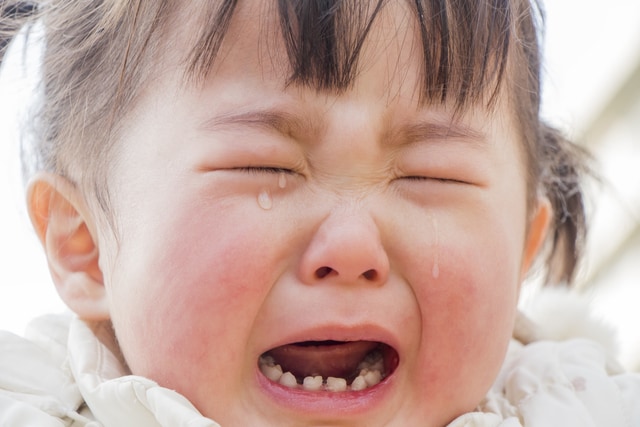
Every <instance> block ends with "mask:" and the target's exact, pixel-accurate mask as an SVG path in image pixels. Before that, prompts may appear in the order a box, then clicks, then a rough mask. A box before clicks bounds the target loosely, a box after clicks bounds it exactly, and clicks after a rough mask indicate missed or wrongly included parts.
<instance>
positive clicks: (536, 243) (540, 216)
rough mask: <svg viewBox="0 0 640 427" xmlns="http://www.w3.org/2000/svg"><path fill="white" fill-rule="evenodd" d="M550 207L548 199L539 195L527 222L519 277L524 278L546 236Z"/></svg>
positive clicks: (550, 212) (550, 213) (549, 219)
mask: <svg viewBox="0 0 640 427" xmlns="http://www.w3.org/2000/svg"><path fill="white" fill-rule="evenodd" d="M552 213H553V212H552V208H551V203H550V202H549V199H547V198H546V197H545V196H540V197H539V198H538V202H537V205H536V208H535V210H534V213H533V215H532V217H531V219H530V222H529V229H528V233H527V236H526V242H525V247H524V255H523V258H522V270H521V273H520V275H521V278H524V277H525V275H526V274H527V272H528V271H529V269H530V268H531V265H532V264H533V261H534V260H535V259H536V256H537V255H538V252H540V249H541V248H542V244H543V243H544V241H545V238H546V236H547V231H548V229H549V223H550V221H551V216H552Z"/></svg>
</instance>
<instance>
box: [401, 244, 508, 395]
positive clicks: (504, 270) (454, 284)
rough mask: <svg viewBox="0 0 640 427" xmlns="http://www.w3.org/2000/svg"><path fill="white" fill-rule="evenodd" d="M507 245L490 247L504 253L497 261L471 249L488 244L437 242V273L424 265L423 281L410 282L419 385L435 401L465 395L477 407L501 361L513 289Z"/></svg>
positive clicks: (492, 254)
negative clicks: (416, 316)
mask: <svg viewBox="0 0 640 427" xmlns="http://www.w3.org/2000/svg"><path fill="white" fill-rule="evenodd" d="M451 241H452V242H464V241H465V240H464V238H459V239H457V240H455V239H452V240H451ZM506 246H509V245H506ZM506 246H505V247H499V248H496V247H495V245H494V250H495V251H497V253H500V254H506V255H505V257H504V258H502V259H499V258H500V257H499V256H496V252H494V251H488V250H485V251H476V250H474V249H473V248H478V247H486V246H482V245H480V246H476V245H475V244H468V245H466V246H463V245H456V244H453V243H449V244H448V243H447V242H441V244H440V248H439V257H438V258H439V259H438V269H439V274H438V277H437V278H436V277H434V275H433V274H431V268H432V267H431V265H428V264H429V263H427V265H425V266H424V267H423V268H424V271H423V273H422V275H421V277H425V278H426V279H425V280H423V281H422V283H416V284H415V286H414V289H415V290H416V294H417V295H416V296H417V298H418V300H419V304H420V307H421V312H422V316H423V321H422V323H423V324H422V339H421V352H420V353H421V354H422V355H423V359H422V360H421V361H420V363H424V364H425V366H422V368H421V369H422V370H421V371H420V370H419V371H418V372H424V375H423V376H422V381H423V383H422V388H423V389H424V390H426V392H427V394H428V395H429V398H430V399H432V400H433V401H434V402H446V401H447V400H448V399H451V398H453V397H456V401H457V402H459V403H460V404H462V405H464V402H465V400H464V398H463V396H464V395H465V394H466V396H467V397H468V400H467V401H466V404H467V405H470V406H474V405H476V404H477V403H478V401H479V399H481V398H482V396H483V395H484V393H485V392H486V389H487V388H488V387H489V386H490V385H491V383H492V379H493V377H494V376H495V373H496V372H497V370H498V369H499V367H500V365H501V361H502V357H503V355H504V351H505V348H506V345H507V343H508V340H509V336H510V334H511V326H510V325H511V324H512V321H513V316H514V312H515V304H516V290H517V269H516V268H515V267H513V266H514V265H516V264H517V263H516V262H515V260H512V259H510V258H511V255H509V254H507V253H508V252H506ZM502 263H505V264H503V265H500V264H502ZM460 390H465V393H464V394H463V393H461V391H460ZM451 401H453V400H451Z"/></svg>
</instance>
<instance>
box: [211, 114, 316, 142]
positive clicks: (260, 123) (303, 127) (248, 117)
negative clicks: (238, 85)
mask: <svg viewBox="0 0 640 427" xmlns="http://www.w3.org/2000/svg"><path fill="white" fill-rule="evenodd" d="M201 127H202V129H204V130H209V131H215V130H225V129H234V128H238V129H242V128H246V127H251V128H259V129H263V130H268V131H275V132H277V133H280V134H282V135H286V136H299V135H309V134H311V135H317V134H319V133H321V132H323V130H324V124H323V122H322V121H314V120H310V119H307V118H304V117H303V116H300V115H297V114H292V113H289V112H286V111H282V110H275V109H264V110H250V111H241V112H232V113H226V114H221V115H218V116H215V117H213V118H211V119H208V120H206V121H205V122H204V123H203V124H202V126H201Z"/></svg>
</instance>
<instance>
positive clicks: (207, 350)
mask: <svg viewBox="0 0 640 427" xmlns="http://www.w3.org/2000/svg"><path fill="white" fill-rule="evenodd" d="M169 216H170V217H171V218H172V220H171V222H170V223H164V224H161V225H159V226H158V227H157V228H152V227H149V230H148V232H149V233H150V234H149V235H148V236H147V237H148V238H147V239H141V238H139V240H140V241H145V242H147V243H145V244H144V245H142V246H143V247H140V246H136V247H132V248H130V249H129V250H127V248H126V247H125V248H123V252H122V253H121V254H120V255H121V259H122V260H127V259H130V260H132V262H131V263H125V264H124V265H121V269H120V270H121V271H123V272H126V273H124V274H123V275H121V276H120V282H121V283H118V285H117V286H116V290H115V292H117V293H118V295H116V299H117V304H119V307H118V308H117V313H118V314H119V316H118V315H117V316H114V324H115V327H116V330H117V331H118V335H119V339H120V341H121V344H122V347H123V351H124V354H125V357H126V359H127V361H128V363H129V365H130V367H131V369H132V371H133V373H136V374H141V375H145V376H148V377H150V378H152V379H154V380H156V381H158V382H159V383H161V384H162V385H164V386H167V387H170V388H173V389H177V390H179V391H180V392H182V393H184V394H185V395H187V397H188V398H191V399H192V400H194V401H195V402H196V403H197V400H198V398H197V396H196V395H194V393H196V394H197V392H196V391H194V390H193V388H194V385H195V384H200V385H199V386H198V387H201V388H205V389H206V388H208V387H210V385H211V384H217V386H216V387H219V388H218V389H219V390H226V391H225V393H228V394H233V393H234V391H236V390H234V387H236V386H237V385H238V384H239V383H240V382H241V381H240V378H241V377H242V376H243V375H245V374H246V369H245V368H246V366H245V365H246V363H249V362H247V357H248V355H247V354H246V351H245V350H246V345H247V342H246V339H247V337H248V334H249V331H250V328H251V322H252V313H256V312H257V311H258V307H259V306H260V304H261V303H262V301H263V299H264V295H265V293H266V292H268V290H269V283H270V280H271V278H272V277H273V274H274V268H273V265H275V264H276V263H277V261H276V260H275V259H274V257H270V256H269V253H274V251H273V250H271V252H269V251H267V242H268V241H269V239H268V236H265V239H261V238H260V236H263V235H264V229H263V230H262V234H260V233H258V230H257V229H256V225H254V224H257V223H259V221H255V220H254V221H250V220H247V221H238V220H237V218H236V220H235V221H234V223H233V226H231V224H229V221H227V218H228V216H224V215H220V214H219V213H218V215H216V216H207V215H199V216H194V215H183V216H178V215H169ZM162 230H170V232H168V231H162ZM152 236H153V237H152ZM133 253H136V254H144V255H141V256H137V257H133V256H131V254H133ZM127 255H128V256H127ZM141 257H142V258H143V259H142V260H141V259H140V258H141ZM134 259H135V262H133V260H134ZM269 266H271V267H269ZM245 362H246V363H245ZM220 366H224V367H225V369H224V370H221V369H220ZM209 377H210V378H209ZM209 391H210V390H209Z"/></svg>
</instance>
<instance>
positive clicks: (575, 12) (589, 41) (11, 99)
mask: <svg viewBox="0 0 640 427" xmlns="http://www.w3.org/2000/svg"><path fill="white" fill-rule="evenodd" d="M546 9H547V32H546V47H545V56H546V59H545V68H546V73H545V97H544V111H545V116H546V117H548V118H549V119H550V120H551V121H552V122H553V123H555V124H557V125H560V126H561V127H563V128H564V129H566V130H567V131H568V132H569V133H570V134H573V135H579V134H580V132H581V130H582V129H583V128H584V126H585V124H586V123H588V120H589V119H590V118H591V117H593V116H594V115H595V114H597V113H598V109H599V108H600V107H601V104H602V103H603V102H605V101H606V99H607V98H608V97H610V96H611V94H612V92H613V91H614V90H615V88H616V85H618V84H619V83H620V81H622V80H623V79H624V78H625V76H626V75H628V73H629V72H630V71H631V69H632V67H633V66H634V65H635V64H636V62H637V61H638V60H639V59H640V57H639V55H638V54H637V52H640V1H637V0H608V1H607V2H606V6H605V3H604V2H602V1H601V0H600V1H596V0H547V2H546ZM7 74H8V71H4V72H3V75H2V76H0V77H1V78H0V329H8V330H11V331H14V332H16V333H21V332H22V330H23V329H24V326H25V325H26V323H27V322H28V320H29V319H31V318H33V317H34V316H36V315H38V314H42V313H47V312H58V311H61V310H63V309H64V307H63V305H62V303H61V302H59V300H58V298H57V296H56V293H55V290H54V286H53V285H52V284H51V281H50V279H49V275H48V272H47V270H46V262H45V259H44V257H43V255H42V251H41V249H40V247H39V244H38V242H37V240H36V238H35V235H34V234H33V232H32V231H31V228H30V224H29V221H28V218H27V215H26V213H25V210H24V206H23V194H22V185H21V178H20V172H19V165H18V161H17V160H18V146H17V136H16V134H15V132H14V131H13V130H14V128H15V119H14V117H15V110H16V106H17V105H18V104H20V103H21V102H22V101H21V100H23V99H24V98H25V96H26V95H25V94H24V93H25V92H24V91H22V92H21V91H20V89H19V87H18V85H17V84H16V76H8V75H7ZM623 299H624V295H623ZM627 300H628V298H627ZM634 300H635V301H636V302H637V301H638V299H637V298H634ZM636 319H637V317H636ZM618 321H620V322H623V321H624V322H626V323H627V324H625V325H624V326H626V327H627V328H628V327H629V325H628V323H629V318H628V317H625V318H623V319H622V320H618Z"/></svg>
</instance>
